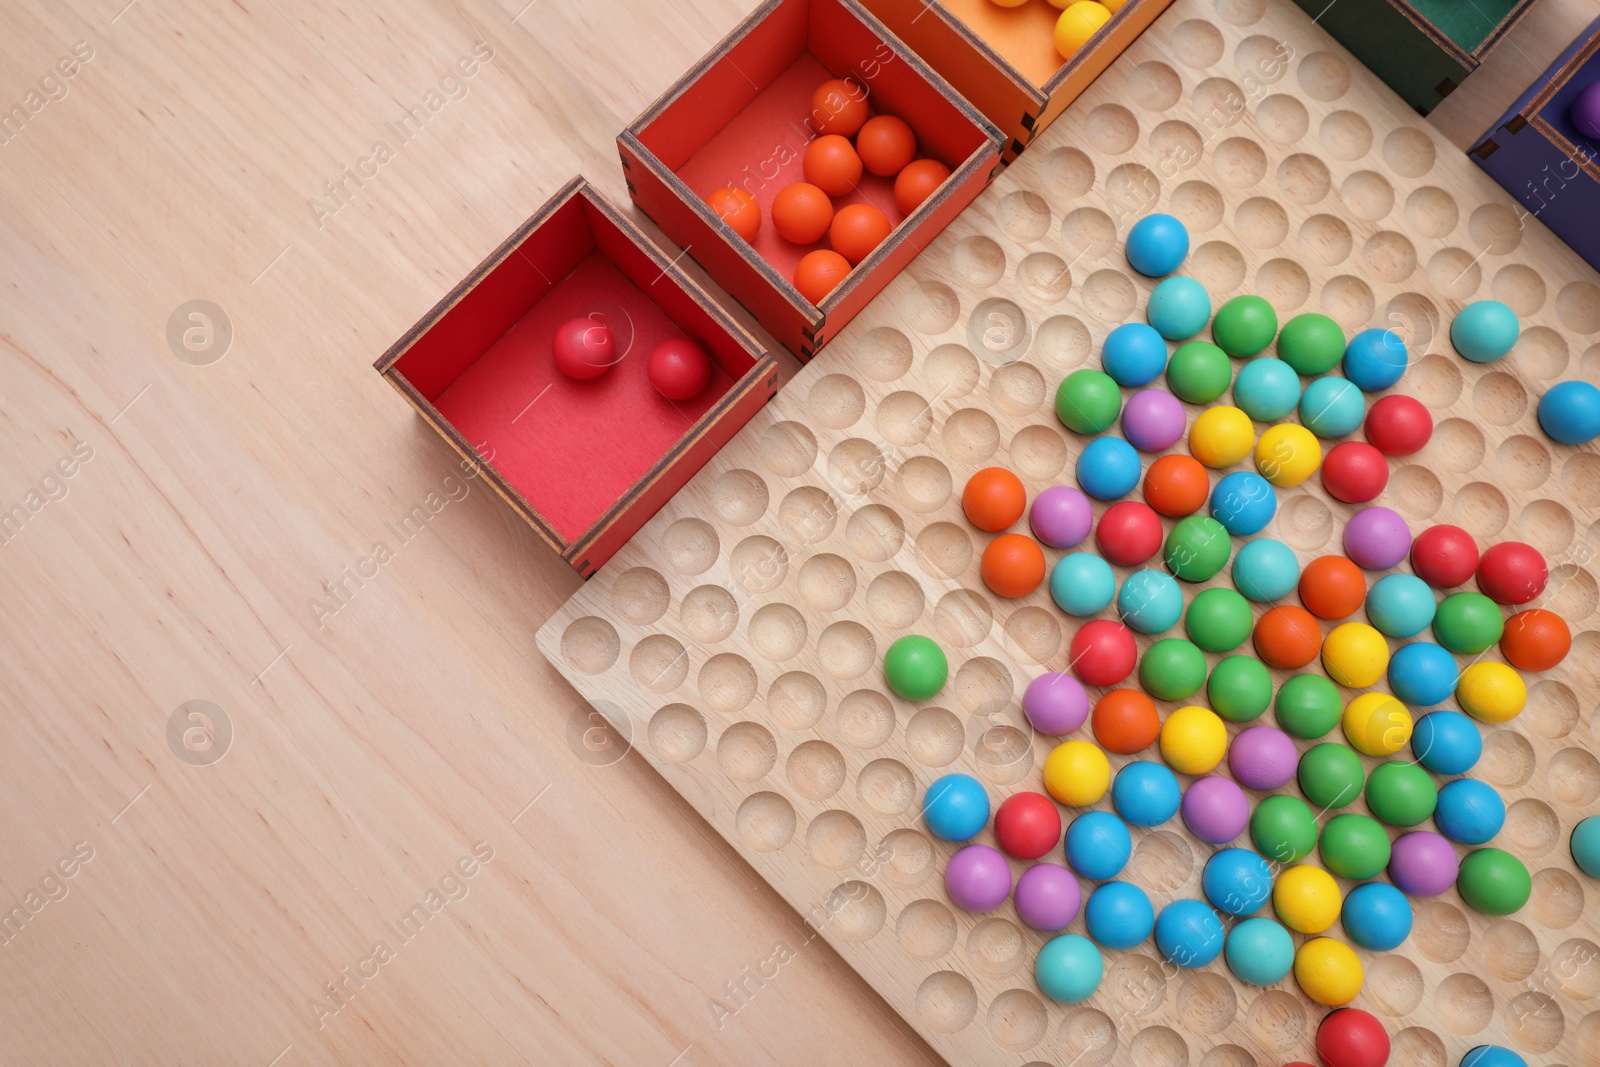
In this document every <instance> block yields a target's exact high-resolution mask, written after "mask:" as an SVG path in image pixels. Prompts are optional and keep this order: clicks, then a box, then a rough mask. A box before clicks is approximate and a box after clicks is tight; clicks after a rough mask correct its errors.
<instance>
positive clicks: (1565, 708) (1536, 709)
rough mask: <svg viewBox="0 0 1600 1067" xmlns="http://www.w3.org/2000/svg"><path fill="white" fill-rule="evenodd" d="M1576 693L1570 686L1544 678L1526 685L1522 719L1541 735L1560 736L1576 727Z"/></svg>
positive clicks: (1577, 716)
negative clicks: (1526, 692)
mask: <svg viewBox="0 0 1600 1067" xmlns="http://www.w3.org/2000/svg"><path fill="white" fill-rule="evenodd" d="M1579 718H1580V712H1579V709H1578V694H1576V693H1574V692H1573V691H1572V687H1571V686H1568V685H1565V684H1563V683H1561V682H1558V681H1555V680H1554V679H1550V678H1546V679H1544V680H1543V681H1539V682H1535V683H1534V684H1533V685H1532V686H1530V687H1529V688H1528V706H1527V707H1526V708H1524V709H1523V712H1522V721H1523V722H1524V723H1526V724H1527V727H1528V729H1530V730H1532V731H1533V732H1534V733H1536V734H1538V735H1539V736H1540V737H1547V738H1550V739H1551V740H1553V741H1554V740H1559V739H1561V738H1563V737H1566V736H1567V735H1568V734H1570V733H1572V731H1573V730H1574V729H1576V728H1577V725H1578V720H1579Z"/></svg>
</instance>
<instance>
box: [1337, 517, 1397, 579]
mask: <svg viewBox="0 0 1600 1067" xmlns="http://www.w3.org/2000/svg"><path fill="white" fill-rule="evenodd" d="M1410 551H1411V527H1409V526H1407V525H1406V520H1405V519H1402V518H1401V517H1400V513H1399V512H1398V511H1395V510H1394V509H1393V508H1378V507H1373V508H1362V509H1361V510H1360V511H1358V512H1356V513H1355V514H1354V515H1352V516H1351V517H1350V521H1349V522H1348V523H1346V524H1345V527H1344V554H1345V555H1347V556H1349V557H1350V558H1351V559H1352V560H1354V561H1355V562H1356V563H1357V564H1358V565H1360V566H1362V567H1365V568H1366V569H1367V570H1369V571H1386V570H1388V569H1389V568H1390V567H1393V566H1395V565H1396V564H1398V563H1399V562H1400V561H1401V560H1403V559H1405V558H1406V553H1408V552H1410Z"/></svg>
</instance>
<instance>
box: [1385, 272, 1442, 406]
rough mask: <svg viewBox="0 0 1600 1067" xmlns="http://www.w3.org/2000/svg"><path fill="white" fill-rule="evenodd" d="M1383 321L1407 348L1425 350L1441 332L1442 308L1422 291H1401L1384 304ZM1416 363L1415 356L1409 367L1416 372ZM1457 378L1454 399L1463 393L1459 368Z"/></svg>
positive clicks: (1413, 350) (1386, 327)
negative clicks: (1435, 304)
mask: <svg viewBox="0 0 1600 1067" xmlns="http://www.w3.org/2000/svg"><path fill="white" fill-rule="evenodd" d="M1383 321H1384V327H1385V329H1389V330H1393V331H1394V332H1395V334H1396V335H1398V336H1399V338H1400V340H1402V341H1404V342H1405V344H1406V347H1407V348H1408V349H1410V350H1411V351H1412V352H1418V351H1423V350H1426V349H1427V347H1428V345H1430V344H1431V343H1432V342H1433V337H1434V334H1436V333H1438V331H1439V309H1438V308H1436V307H1434V305H1433V301H1432V300H1429V299H1428V298H1427V297H1425V296H1423V295H1422V294H1421V293H1399V294H1397V295H1395V296H1393V297H1390V298H1389V302H1388V303H1387V304H1385V305H1384V306H1383ZM1415 366H1416V357H1415V356H1413V357H1412V365H1411V366H1410V367H1408V368H1407V369H1408V370H1411V371H1412V372H1413V373H1415ZM1456 381H1457V384H1456V392H1455V394H1453V395H1452V396H1451V399H1452V400H1453V399H1455V396H1458V395H1460V392H1461V386H1460V372H1459V371H1457V372H1456Z"/></svg>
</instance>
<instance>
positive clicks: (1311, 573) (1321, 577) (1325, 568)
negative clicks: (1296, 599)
mask: <svg viewBox="0 0 1600 1067" xmlns="http://www.w3.org/2000/svg"><path fill="white" fill-rule="evenodd" d="M1366 599H1367V578H1366V575H1364V574H1362V573H1361V568H1360V567H1358V566H1356V565H1355V563H1353V562H1352V561H1350V560H1348V559H1346V558H1345V557H1343V556H1318V557H1317V558H1316V559H1314V560H1312V561H1311V562H1310V563H1308V564H1306V569H1305V570H1303V571H1301V572H1300V603H1302V604H1304V605H1305V606H1306V607H1307V608H1308V609H1309V610H1310V612H1311V614H1313V615H1315V616H1317V617H1318V618H1323V619H1348V618H1349V617H1350V616H1352V615H1354V614H1355V613H1356V612H1358V611H1360V610H1361V605H1362V604H1364V603H1366Z"/></svg>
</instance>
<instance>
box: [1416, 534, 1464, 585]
mask: <svg viewBox="0 0 1600 1067" xmlns="http://www.w3.org/2000/svg"><path fill="white" fill-rule="evenodd" d="M1411 569H1412V570H1414V571H1416V572H1417V577H1418V578H1421V579H1422V580H1423V581H1425V582H1427V583H1428V584H1429V585H1431V586H1433V587H1434V588H1435V589H1454V588H1455V587H1456V586H1458V585H1460V584H1461V583H1462V582H1464V581H1466V580H1467V579H1468V578H1471V577H1472V572H1473V571H1475V570H1477V569H1478V543H1477V542H1476V541H1474V540H1473V539H1472V535H1471V534H1469V533H1467V531H1465V530H1463V529H1462V528H1461V527H1459V526H1430V527H1428V528H1427V529H1426V530H1423V531H1422V532H1421V533H1419V534H1418V535H1417V539H1416V540H1415V541H1412V542H1411Z"/></svg>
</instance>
